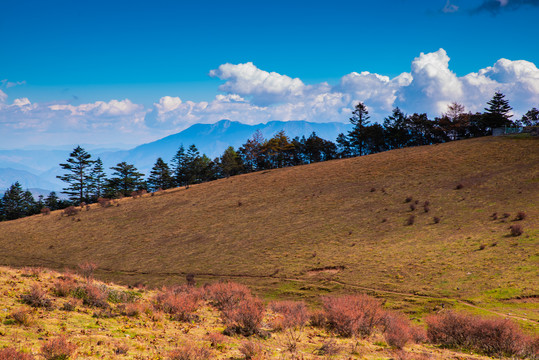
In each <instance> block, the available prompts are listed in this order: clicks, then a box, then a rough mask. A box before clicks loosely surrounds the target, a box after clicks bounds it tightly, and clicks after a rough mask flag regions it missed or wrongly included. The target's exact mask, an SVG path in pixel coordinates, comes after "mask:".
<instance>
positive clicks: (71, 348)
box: [41, 335, 77, 360]
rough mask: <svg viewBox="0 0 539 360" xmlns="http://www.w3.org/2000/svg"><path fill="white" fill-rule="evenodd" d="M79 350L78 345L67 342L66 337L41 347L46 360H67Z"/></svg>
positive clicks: (53, 340)
mask: <svg viewBox="0 0 539 360" xmlns="http://www.w3.org/2000/svg"><path fill="white" fill-rule="evenodd" d="M75 350H77V345H75V344H73V343H70V342H69V341H67V340H66V338H65V336H63V335H62V336H59V337H57V338H55V339H52V340H49V341H47V342H46V343H45V344H43V346H41V355H42V356H43V357H44V358H45V360H66V359H69V358H70V357H71V356H72V355H73V354H74V353H75Z"/></svg>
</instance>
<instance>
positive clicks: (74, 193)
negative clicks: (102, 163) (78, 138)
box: [57, 146, 93, 203]
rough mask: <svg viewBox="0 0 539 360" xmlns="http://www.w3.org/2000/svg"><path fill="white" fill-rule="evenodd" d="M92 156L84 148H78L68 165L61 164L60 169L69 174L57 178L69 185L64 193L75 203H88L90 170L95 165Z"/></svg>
mask: <svg viewBox="0 0 539 360" xmlns="http://www.w3.org/2000/svg"><path fill="white" fill-rule="evenodd" d="M91 157H92V156H91V155H90V154H89V153H87V152H86V151H85V150H84V149H83V148H81V147H80V146H77V147H76V148H75V149H74V150H73V152H71V154H69V158H68V159H67V163H65V164H60V167H61V168H62V169H64V170H67V171H68V172H67V173H66V174H64V175H61V176H57V178H59V179H60V180H62V181H65V182H66V183H68V185H69V186H68V187H66V188H64V189H63V191H62V193H64V194H67V195H68V196H69V198H70V199H71V200H73V201H75V202H78V203H82V202H84V201H87V200H88V199H87V196H88V183H89V179H90V170H91V166H92V164H93V161H92V160H90V159H91Z"/></svg>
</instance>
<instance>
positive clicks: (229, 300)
mask: <svg viewBox="0 0 539 360" xmlns="http://www.w3.org/2000/svg"><path fill="white" fill-rule="evenodd" d="M249 296H251V291H250V290H249V288H248V287H247V286H245V285H242V284H238V283H233V282H217V283H214V284H211V285H209V286H207V287H206V288H205V297H206V299H207V300H209V301H210V302H211V303H212V305H213V306H215V307H216V308H217V309H219V310H224V309H229V308H231V307H234V306H235V305H236V304H237V303H239V302H240V301H241V299H243V298H245V297H249Z"/></svg>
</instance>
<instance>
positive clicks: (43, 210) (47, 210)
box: [41, 207, 51, 215]
mask: <svg viewBox="0 0 539 360" xmlns="http://www.w3.org/2000/svg"><path fill="white" fill-rule="evenodd" d="M50 213H51V209H49V208H48V207H44V208H42V209H41V214H42V215H50Z"/></svg>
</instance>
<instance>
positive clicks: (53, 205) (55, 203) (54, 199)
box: [44, 191, 60, 210]
mask: <svg viewBox="0 0 539 360" xmlns="http://www.w3.org/2000/svg"><path fill="white" fill-rule="evenodd" d="M44 204H45V206H46V207H48V208H49V209H51V210H58V209H60V199H59V198H58V195H56V192H55V191H51V192H50V194H49V195H48V196H47V197H46V198H45V201H44Z"/></svg>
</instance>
